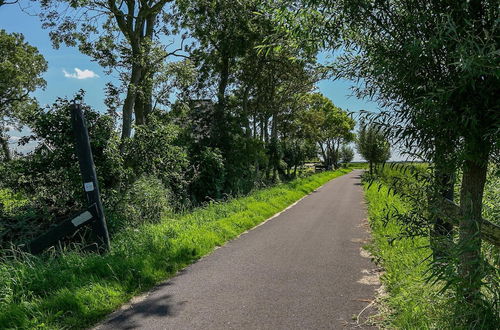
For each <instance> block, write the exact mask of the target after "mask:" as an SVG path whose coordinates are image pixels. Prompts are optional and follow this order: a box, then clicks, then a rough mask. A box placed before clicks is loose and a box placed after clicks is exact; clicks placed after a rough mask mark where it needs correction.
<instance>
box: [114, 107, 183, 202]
mask: <svg viewBox="0 0 500 330" xmlns="http://www.w3.org/2000/svg"><path fill="white" fill-rule="evenodd" d="M179 135H180V129H179V127H178V126H176V125H174V124H172V123H170V122H169V118H168V116H167V115H166V114H165V113H162V112H159V111H158V112H154V113H152V114H150V116H149V117H148V123H147V124H145V125H141V126H137V127H136V128H135V133H134V136H133V138H131V139H129V140H128V141H127V142H126V144H125V152H124V156H123V157H124V159H125V160H126V161H125V165H126V167H127V168H129V169H130V170H131V172H132V173H133V176H134V177H140V176H144V175H146V176H155V177H157V178H159V179H160V180H161V181H162V182H163V184H164V185H165V186H166V187H168V189H169V190H170V191H172V192H173V193H174V194H175V195H176V196H177V198H178V201H179V203H178V205H177V206H181V204H182V201H184V200H185V199H186V188H187V184H188V182H187V181H186V178H185V172H186V171H187V167H188V155H187V151H186V148H185V147H183V146H182V145H181V142H180V141H179ZM130 181H131V182H133V181H134V179H133V178H132V179H131V180H130Z"/></svg>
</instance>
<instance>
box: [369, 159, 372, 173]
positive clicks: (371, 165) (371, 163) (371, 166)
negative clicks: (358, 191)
mask: <svg viewBox="0 0 500 330" xmlns="http://www.w3.org/2000/svg"><path fill="white" fill-rule="evenodd" d="M369 163H370V176H372V175H373V162H372V161H371V160H370V162H369Z"/></svg>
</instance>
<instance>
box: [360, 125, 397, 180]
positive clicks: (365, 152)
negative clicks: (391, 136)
mask: <svg viewBox="0 0 500 330" xmlns="http://www.w3.org/2000/svg"><path fill="white" fill-rule="evenodd" d="M356 147H357V149H358V152H359V154H360V155H361V156H363V158H364V159H365V160H366V161H368V163H369V164H370V175H373V165H374V164H379V163H385V162H386V161H387V160H389V158H390V157H391V146H390V144H389V141H388V140H387V138H386V136H385V135H384V134H383V133H382V131H381V129H380V127H377V126H376V125H373V124H366V123H361V125H360V128H359V131H358V134H357V137H356Z"/></svg>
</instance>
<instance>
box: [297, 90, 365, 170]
mask: <svg viewBox="0 0 500 330" xmlns="http://www.w3.org/2000/svg"><path fill="white" fill-rule="evenodd" d="M303 107H304V108H303V110H302V112H301V114H300V123H301V127H302V130H303V134H304V135H305V136H306V137H308V138H309V139H311V140H312V141H314V142H315V143H317V145H318V147H319V149H320V151H321V155H322V157H323V162H324V163H325V165H326V166H327V167H331V166H338V162H339V160H340V158H339V152H340V146H341V144H343V143H346V142H350V141H352V140H353V139H354V133H353V132H352V130H353V129H354V125H355V122H354V120H353V119H352V118H351V117H350V116H349V114H348V113H347V112H346V111H344V110H342V109H340V108H338V107H336V106H335V105H334V104H333V102H332V101H331V100H330V99H328V98H326V97H325V96H323V95H321V94H319V93H315V94H309V95H304V97H303Z"/></svg>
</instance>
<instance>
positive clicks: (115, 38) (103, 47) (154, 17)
mask: <svg viewBox="0 0 500 330" xmlns="http://www.w3.org/2000/svg"><path fill="white" fill-rule="evenodd" d="M172 1H173V0H152V1H142V0H126V1H116V0H106V1H104V0H91V1H71V0H44V1H42V2H41V8H42V11H41V13H40V17H41V19H42V21H43V27H44V28H48V29H50V33H49V35H50V38H51V40H52V43H53V45H54V47H56V48H58V47H59V46H60V45H61V44H66V45H68V46H78V48H79V50H80V51H81V52H82V53H84V54H86V55H89V56H91V57H92V58H93V59H94V60H95V61H97V62H98V63H99V64H100V65H102V66H103V67H104V68H105V69H107V70H108V71H109V72H111V71H112V70H113V69H119V70H124V71H122V75H121V77H122V79H123V81H124V84H125V87H126V97H125V100H124V102H123V109H122V113H123V122H122V139H127V138H129V137H130V135H131V132H132V123H133V118H134V117H135V122H136V124H137V125H142V124H144V123H145V122H146V120H147V117H148V114H149V113H150V112H151V110H152V107H153V102H152V95H153V75H154V73H155V71H156V69H157V68H158V66H159V65H161V64H162V62H163V61H164V60H165V59H166V58H167V57H168V56H171V55H177V54H179V53H178V52H179V51H181V50H182V48H183V47H182V45H181V47H180V48H177V49H175V50H169V47H168V46H169V45H163V44H162V43H161V42H160V39H159V37H160V35H166V34H170V33H171V32H172V30H169V28H168V23H169V19H170V18H171V15H169V10H170V9H171V8H170V7H169V5H170V3H171V2H172Z"/></svg>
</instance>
